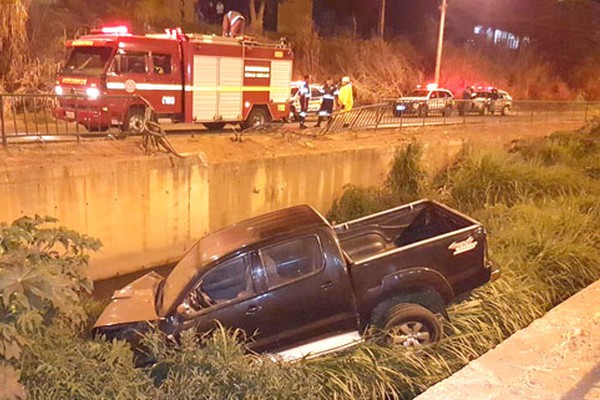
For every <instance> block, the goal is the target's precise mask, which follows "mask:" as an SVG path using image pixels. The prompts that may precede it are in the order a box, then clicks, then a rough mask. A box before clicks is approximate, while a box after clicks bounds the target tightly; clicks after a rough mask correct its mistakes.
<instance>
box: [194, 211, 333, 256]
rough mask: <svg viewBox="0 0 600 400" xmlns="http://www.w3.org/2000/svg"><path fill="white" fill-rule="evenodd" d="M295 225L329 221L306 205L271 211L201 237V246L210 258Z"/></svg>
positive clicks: (323, 224) (322, 224) (286, 231)
mask: <svg viewBox="0 0 600 400" xmlns="http://www.w3.org/2000/svg"><path fill="white" fill-rule="evenodd" d="M298 227H302V230H305V229H306V230H315V229H316V228H320V227H330V225H329V223H328V222H327V221H326V220H325V218H323V216H322V215H321V214H320V213H319V212H318V211H317V210H315V209H314V208H312V207H311V206H308V205H300V206H295V207H289V208H284V209H282V210H277V211H273V212H270V213H268V214H264V215H259V216H257V217H254V218H250V219H247V220H245V221H242V222H239V223H237V224H234V225H230V226H228V227H226V228H223V229H221V230H218V231H216V232H214V233H213V234H212V235H210V236H207V237H206V238H204V239H202V240H206V241H207V242H205V245H204V247H205V248H206V251H207V252H208V251H209V252H210V253H207V254H206V259H211V260H214V259H215V258H220V257H222V256H224V255H226V254H229V253H231V252H233V251H236V250H239V249H241V248H243V247H247V246H251V245H253V244H256V243H259V242H262V241H265V240H272V239H277V238H278V237H282V236H286V235H289V234H295V233H297V232H298ZM203 258H204V257H203Z"/></svg>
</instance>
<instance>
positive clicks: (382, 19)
mask: <svg viewBox="0 0 600 400" xmlns="http://www.w3.org/2000/svg"><path fill="white" fill-rule="evenodd" d="M384 34H385V0H381V10H380V13H379V36H381V37H383V35H384Z"/></svg>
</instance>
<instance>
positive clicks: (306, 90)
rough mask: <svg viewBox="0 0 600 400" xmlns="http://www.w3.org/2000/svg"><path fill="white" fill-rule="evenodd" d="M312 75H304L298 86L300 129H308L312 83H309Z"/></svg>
mask: <svg viewBox="0 0 600 400" xmlns="http://www.w3.org/2000/svg"><path fill="white" fill-rule="evenodd" d="M309 80H310V77H309V76H308V75H305V76H304V79H303V80H302V82H300V87H299V88H298V92H297V93H296V96H297V97H298V100H299V101H300V113H299V114H298V116H299V117H300V129H306V125H305V124H304V123H305V122H306V114H307V113H308V103H309V101H310V84H309V83H308V82H309Z"/></svg>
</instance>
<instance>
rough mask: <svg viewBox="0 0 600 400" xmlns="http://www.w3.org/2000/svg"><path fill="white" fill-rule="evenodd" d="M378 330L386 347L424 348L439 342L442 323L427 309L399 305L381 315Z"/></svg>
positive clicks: (409, 304) (404, 304) (405, 304)
mask: <svg viewBox="0 0 600 400" xmlns="http://www.w3.org/2000/svg"><path fill="white" fill-rule="evenodd" d="M379 328H380V329H381V333H382V335H381V341H382V342H383V344H386V345H402V346H405V347H417V346H424V345H427V344H430V343H435V342H437V341H439V340H440V339H441V337H442V323H441V322H440V320H439V318H438V317H437V316H436V315H435V314H434V313H433V312H431V311H430V310H428V309H427V308H425V307H423V306H420V305H418V304H411V303H400V304H396V305H394V306H392V307H390V309H389V310H387V312H386V313H385V314H384V315H383V318H382V319H381V323H380V326H379Z"/></svg>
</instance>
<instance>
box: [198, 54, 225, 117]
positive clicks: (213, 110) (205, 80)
mask: <svg viewBox="0 0 600 400" xmlns="http://www.w3.org/2000/svg"><path fill="white" fill-rule="evenodd" d="M218 75H219V59H218V57H212V56H199V55H196V56H194V85H193V86H194V88H193V90H194V92H193V97H192V100H193V101H192V116H193V118H194V119H195V120H197V121H214V120H215V118H216V116H217V114H218V112H217V110H218V93H217V86H218V78H219V76H218Z"/></svg>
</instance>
